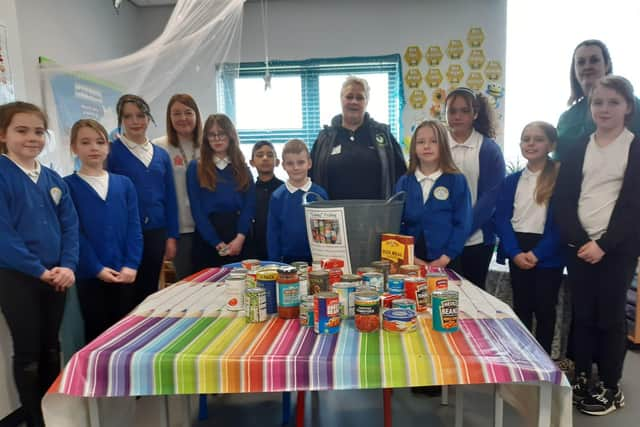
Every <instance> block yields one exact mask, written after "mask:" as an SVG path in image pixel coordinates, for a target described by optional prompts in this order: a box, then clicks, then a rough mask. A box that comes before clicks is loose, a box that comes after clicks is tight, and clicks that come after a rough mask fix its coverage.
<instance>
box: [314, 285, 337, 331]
mask: <svg viewBox="0 0 640 427" xmlns="http://www.w3.org/2000/svg"><path fill="white" fill-rule="evenodd" d="M313 330H314V331H315V333H316V334H335V333H338V331H339V330H340V301H339V300H338V294H336V293H335V292H320V293H317V294H315V295H314V296H313Z"/></svg>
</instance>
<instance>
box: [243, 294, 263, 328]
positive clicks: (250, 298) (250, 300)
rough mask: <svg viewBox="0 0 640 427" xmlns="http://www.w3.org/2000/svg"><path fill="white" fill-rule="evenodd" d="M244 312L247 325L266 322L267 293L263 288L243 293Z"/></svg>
mask: <svg viewBox="0 0 640 427" xmlns="http://www.w3.org/2000/svg"><path fill="white" fill-rule="evenodd" d="M244 312H245V316H247V322H249V323H259V322H264V321H266V320H267V291H266V290H265V289H264V288H249V289H247V290H246V291H245V292H244Z"/></svg>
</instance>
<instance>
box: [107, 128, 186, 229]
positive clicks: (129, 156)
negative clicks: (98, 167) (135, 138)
mask: <svg viewBox="0 0 640 427" xmlns="http://www.w3.org/2000/svg"><path fill="white" fill-rule="evenodd" d="M107 169H108V170H109V171H110V172H113V173H116V174H119V175H124V176H126V177H129V178H130V179H131V181H133V185H134V186H135V188H136V192H137V195H138V212H139V214H140V224H141V226H142V231H147V230H154V229H158V228H166V229H167V233H168V236H169V237H173V238H176V239H177V238H178V237H179V235H180V233H179V227H178V202H177V199H176V187H175V183H174V181H173V169H172V166H171V159H170V158H169V154H168V153H167V152H166V151H165V150H164V149H163V148H161V147H158V146H157V145H154V146H153V158H152V159H151V163H149V167H146V166H145V165H144V164H143V163H142V162H141V161H140V160H139V159H138V158H137V157H136V156H134V155H133V153H131V151H130V150H129V149H128V148H127V147H126V146H125V145H124V143H123V142H122V141H121V140H120V139H116V140H115V141H113V143H112V144H111V153H110V154H109V158H108V159H107Z"/></svg>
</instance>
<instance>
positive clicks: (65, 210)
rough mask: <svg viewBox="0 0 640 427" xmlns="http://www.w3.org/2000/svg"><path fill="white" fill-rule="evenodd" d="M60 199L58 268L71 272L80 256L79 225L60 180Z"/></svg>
mask: <svg viewBox="0 0 640 427" xmlns="http://www.w3.org/2000/svg"><path fill="white" fill-rule="evenodd" d="M60 185H61V187H62V198H61V199H60V203H59V204H58V220H59V221H60V232H61V239H60V240H61V243H62V250H61V251H60V267H67V268H70V269H71V270H73V271H76V269H77V268H78V257H79V256H80V248H79V246H80V231H79V229H80V225H79V221H78V214H77V213H76V208H75V207H74V206H73V200H71V195H70V194H69V187H68V186H67V183H66V182H64V181H63V180H62V179H60Z"/></svg>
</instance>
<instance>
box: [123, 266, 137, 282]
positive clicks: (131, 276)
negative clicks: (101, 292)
mask: <svg viewBox="0 0 640 427" xmlns="http://www.w3.org/2000/svg"><path fill="white" fill-rule="evenodd" d="M137 275H138V270H134V269H133V268H129V267H122V269H121V270H120V277H119V280H118V282H119V283H133V282H134V281H135V280H136V276H137Z"/></svg>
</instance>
